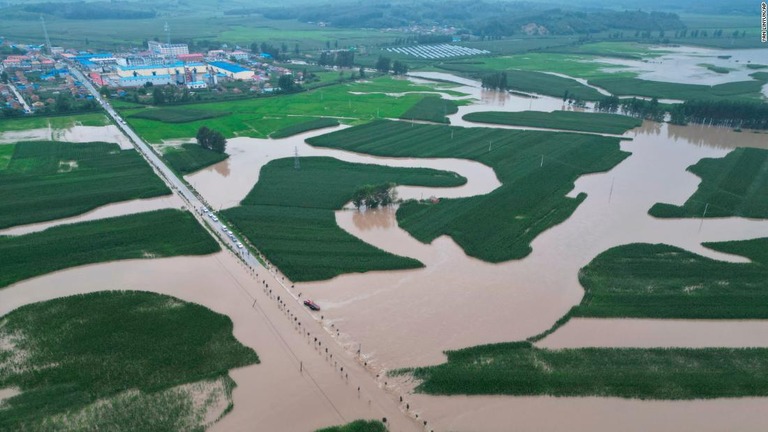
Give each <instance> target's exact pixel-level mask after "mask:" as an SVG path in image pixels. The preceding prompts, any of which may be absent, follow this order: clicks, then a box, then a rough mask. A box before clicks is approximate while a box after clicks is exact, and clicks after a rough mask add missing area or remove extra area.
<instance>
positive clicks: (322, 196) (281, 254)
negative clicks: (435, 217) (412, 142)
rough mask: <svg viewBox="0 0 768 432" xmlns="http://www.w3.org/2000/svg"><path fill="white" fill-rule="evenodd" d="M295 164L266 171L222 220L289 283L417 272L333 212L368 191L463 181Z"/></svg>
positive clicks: (374, 168)
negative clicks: (353, 232) (344, 226)
mask: <svg viewBox="0 0 768 432" xmlns="http://www.w3.org/2000/svg"><path fill="white" fill-rule="evenodd" d="M300 162H301V169H300V170H295V169H294V160H293V159H292V158H286V159H278V160H275V161H272V162H270V163H268V164H267V165H265V166H264V168H262V170H261V174H260V178H259V182H258V183H257V184H256V186H255V187H254V188H253V189H252V190H251V191H250V192H249V193H248V195H247V196H246V197H245V199H244V200H243V201H242V203H241V206H240V207H236V208H232V209H228V210H224V211H223V212H222V214H223V215H224V216H225V217H226V218H228V219H229V220H231V221H232V222H233V223H234V224H235V225H236V226H237V228H238V229H239V230H240V231H241V232H242V233H243V234H244V235H245V236H246V237H247V238H248V240H250V242H251V243H252V244H253V245H255V246H256V247H257V248H258V249H259V250H260V251H261V252H262V253H264V254H265V255H266V256H267V258H269V260H270V261H272V262H273V263H274V264H275V265H276V266H277V267H279V268H280V270H281V271H282V272H283V273H285V275H286V276H288V277H289V278H290V279H291V280H293V281H309V280H322V279H330V278H332V277H334V276H337V275H340V274H343V273H351V272H366V271H372V270H391V269H408V268H417V267H421V266H422V264H421V263H420V262H418V261H416V260H414V259H411V258H404V257H399V256H396V255H392V254H389V253H387V252H384V251H382V250H380V249H378V248H376V247H373V246H371V245H369V244H367V243H364V242H362V241H361V240H360V239H358V238H357V237H354V236H352V235H351V234H348V233H347V232H346V231H344V230H342V229H341V228H339V226H338V225H337V224H336V219H335V216H334V210H337V209H340V208H341V207H342V206H343V205H344V204H345V203H347V202H348V201H349V200H351V198H352V196H353V194H354V192H355V191H356V190H357V189H359V188H360V187H361V186H363V185H366V184H373V185H376V184H382V183H388V182H392V183H396V184H408V185H416V186H445V187H448V186H459V185H462V184H464V183H465V182H466V179H464V178H463V177H459V176H458V175H456V174H454V173H450V172H446V171H435V170H430V169H421V168H419V169H412V168H391V167H384V166H378V165H364V164H352V163H347V162H341V161H339V160H336V159H331V158H301V159H300Z"/></svg>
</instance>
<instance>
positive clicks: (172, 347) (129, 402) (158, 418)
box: [0, 287, 259, 431]
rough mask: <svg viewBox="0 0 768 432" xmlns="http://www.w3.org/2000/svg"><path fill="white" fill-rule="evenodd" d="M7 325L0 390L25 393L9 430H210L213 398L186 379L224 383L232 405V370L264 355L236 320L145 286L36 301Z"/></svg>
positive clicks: (13, 401)
mask: <svg viewBox="0 0 768 432" xmlns="http://www.w3.org/2000/svg"><path fill="white" fill-rule="evenodd" d="M106 288H109V287H105V289H106ZM1 322H2V324H3V325H2V326H1V327H0V340H3V341H4V343H3V344H2V345H0V365H2V366H4V367H0V388H4V387H15V388H18V389H19V390H20V391H21V393H20V394H19V395H16V396H14V397H12V398H10V399H6V400H5V401H4V403H3V410H2V412H3V415H2V416H0V429H2V430H27V431H46V430H111V431H130V430H166V431H186V430H203V429H204V427H205V426H206V424H205V420H204V416H205V410H206V409H207V408H208V406H210V405H213V404H215V400H206V399H205V398H202V400H199V398H198V397H196V396H199V395H203V396H206V395H208V393H205V392H202V393H200V392H196V391H195V389H194V388H189V387H186V388H185V387H180V386H182V385H184V384H193V383H194V384H195V385H199V386H202V387H207V386H213V385H216V384H217V382H218V383H220V384H223V386H222V387H223V388H224V389H223V391H220V393H224V394H219V395H218V396H219V397H224V398H226V400H228V401H229V404H230V405H231V404H232V399H231V394H230V393H231V387H233V386H234V382H233V381H232V380H231V379H230V378H229V377H228V375H227V373H228V370H229V369H233V368H237V367H242V366H247V365H251V364H254V363H258V362H259V358H258V356H257V355H256V353H255V352H254V351H253V350H252V349H250V348H247V347H245V346H243V345H241V344H240V343H239V342H238V341H237V340H236V339H235V338H234V336H233V335H232V321H231V320H230V319H229V318H228V317H226V316H224V315H220V314H217V313H214V312H212V311H210V310H208V309H206V308H204V307H202V306H199V305H196V304H192V303H187V302H183V301H181V300H178V299H176V298H173V297H168V296H164V295H159V294H153V293H147V292H120V291H112V292H102V293H95V294H87V295H77V296H72V297H65V298H59V299H55V300H49V301H45V302H41V303H33V304H30V305H27V306H23V307H21V308H19V309H16V310H14V311H13V312H11V313H9V314H8V315H6V316H4V317H3V318H2V321H1ZM226 387H228V388H226ZM153 404H158V405H153ZM196 404H202V405H203V406H202V410H201V407H199V406H196ZM100 405H101V406H100Z"/></svg>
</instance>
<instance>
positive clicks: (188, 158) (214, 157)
mask: <svg viewBox="0 0 768 432" xmlns="http://www.w3.org/2000/svg"><path fill="white" fill-rule="evenodd" d="M228 157H229V155H227V154H226V153H218V152H215V151H213V150H208V149H205V148H203V147H202V146H200V145H199V144H182V145H181V147H167V148H165V149H164V150H163V159H165V161H166V162H168V164H169V165H170V166H171V168H173V169H174V170H176V171H177V172H179V173H181V174H189V173H193V172H195V171H198V170H201V169H203V168H205V167H207V166H210V165H213V164H215V163H218V162H221V161H223V160H224V159H226V158H228Z"/></svg>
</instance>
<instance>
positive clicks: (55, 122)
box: [0, 113, 109, 132]
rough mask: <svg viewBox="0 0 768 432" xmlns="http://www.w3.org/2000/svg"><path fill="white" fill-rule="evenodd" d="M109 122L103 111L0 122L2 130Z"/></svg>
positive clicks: (5, 119)
mask: <svg viewBox="0 0 768 432" xmlns="http://www.w3.org/2000/svg"><path fill="white" fill-rule="evenodd" d="M108 124H109V119H108V118H107V116H105V115H104V114H101V113H94V114H78V115H73V116H51V117H45V116H35V117H18V118H11V119H8V118H4V119H3V121H1V122H0V132H8V131H23V130H28V129H42V128H47V127H51V128H53V129H69V128H71V127H72V126H77V125H81V126H106V125H108Z"/></svg>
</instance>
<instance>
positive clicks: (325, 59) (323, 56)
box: [317, 51, 355, 68]
mask: <svg viewBox="0 0 768 432" xmlns="http://www.w3.org/2000/svg"><path fill="white" fill-rule="evenodd" d="M317 64H319V65H320V66H338V67H345V68H351V67H352V66H354V65H355V52H354V51H335V52H330V51H323V52H322V53H320V58H319V59H318V61H317Z"/></svg>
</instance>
